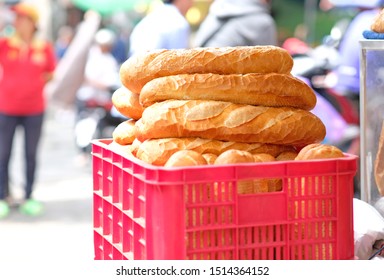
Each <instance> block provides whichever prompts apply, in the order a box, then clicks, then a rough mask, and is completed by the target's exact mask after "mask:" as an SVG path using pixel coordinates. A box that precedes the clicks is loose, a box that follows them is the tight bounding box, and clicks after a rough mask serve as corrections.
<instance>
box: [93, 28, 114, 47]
mask: <svg viewBox="0 0 384 280" xmlns="http://www.w3.org/2000/svg"><path fill="white" fill-rule="evenodd" d="M115 41H116V35H115V33H114V32H113V31H111V30H109V29H105V28H103V29H100V30H99V31H97V32H96V34H95V42H96V44H98V45H101V46H112V45H113V44H114V43H115Z"/></svg>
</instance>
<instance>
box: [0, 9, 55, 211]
mask: <svg viewBox="0 0 384 280" xmlns="http://www.w3.org/2000/svg"><path fill="white" fill-rule="evenodd" d="M12 10H13V11H14V13H15V21H14V24H13V25H14V33H13V34H12V35H11V36H10V37H3V38H0V218H4V217H6V216H7V215H8V214H9V212H10V208H9V205H8V203H7V200H6V198H7V196H8V188H9V186H8V183H9V170H8V167H9V162H10V158H11V150H12V142H13V138H14V135H15V131H16V128H17V127H19V126H20V127H22V128H23V130H24V143H25V144H24V147H25V172H26V173H25V176H26V178H25V179H26V180H25V183H26V185H25V200H24V201H23V203H22V204H21V205H20V211H21V212H23V213H25V214H28V215H38V214H40V213H41V212H42V210H43V206H42V204H41V203H40V202H38V201H36V200H34V199H33V198H32V191H33V185H34V181H35V171H36V161H37V148H38V143H39V140H40V136H41V131H42V125H43V119H44V111H45V108H46V102H45V98H44V86H45V84H46V82H47V81H48V80H50V78H51V77H52V75H53V71H54V69H55V66H56V57H55V53H54V48H53V46H52V44H51V43H49V42H46V41H43V40H39V39H37V38H36V36H35V34H36V31H37V23H38V18H39V14H38V11H37V9H36V8H35V7H34V6H32V5H30V4H26V3H20V4H16V5H14V6H13V7H12Z"/></svg>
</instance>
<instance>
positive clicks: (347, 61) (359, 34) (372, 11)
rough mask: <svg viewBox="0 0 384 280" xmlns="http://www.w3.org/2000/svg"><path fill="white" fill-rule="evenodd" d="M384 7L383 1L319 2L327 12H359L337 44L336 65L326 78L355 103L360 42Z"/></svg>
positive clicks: (333, 0)
mask: <svg viewBox="0 0 384 280" xmlns="http://www.w3.org/2000/svg"><path fill="white" fill-rule="evenodd" d="M330 5H331V6H330ZM383 6H384V1H383V0H353V1H346V0H321V2H320V7H326V8H327V9H330V8H331V7H333V8H355V9H357V11H358V12H357V13H356V15H355V16H354V17H353V19H352V21H351V22H350V23H349V25H348V27H347V29H346V31H345V33H344V35H343V37H342V39H341V41H340V45H339V49H338V51H339V64H338V66H337V68H336V69H335V71H333V72H331V74H330V75H329V76H328V78H327V81H331V86H333V87H334V88H335V89H336V90H337V91H338V92H341V93H343V94H346V95H349V96H353V95H355V98H356V99H357V100H356V102H358V99H359V92H360V45H359V41H360V40H362V39H363V31H365V30H369V29H370V25H371V24H372V23H373V22H374V19H375V18H376V16H377V15H378V14H379V12H380V10H381V8H382V7H383ZM378 62H379V61H378Z"/></svg>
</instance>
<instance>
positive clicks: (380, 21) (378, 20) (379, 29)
mask: <svg viewBox="0 0 384 280" xmlns="http://www.w3.org/2000/svg"><path fill="white" fill-rule="evenodd" d="M371 30H372V31H374V32H376V33H384V9H383V10H381V11H380V13H379V14H378V15H377V16H376V17H375V18H374V20H373V23H372V24H371Z"/></svg>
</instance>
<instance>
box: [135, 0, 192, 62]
mask: <svg viewBox="0 0 384 280" xmlns="http://www.w3.org/2000/svg"><path fill="white" fill-rule="evenodd" d="M189 36H190V26H189V23H188V21H187V20H186V19H185V17H184V16H183V15H182V14H181V13H180V12H179V10H178V9H177V8H176V7H175V6H174V5H171V4H164V5H162V6H160V7H159V8H157V9H156V10H154V11H153V12H151V13H150V14H148V15H147V16H146V17H144V18H143V19H142V20H141V21H140V22H139V23H138V24H137V25H136V26H135V28H134V29H133V31H132V33H131V36H130V46H129V56H132V55H133V54H134V53H136V52H142V51H147V50H153V49H182V48H188V47H189Z"/></svg>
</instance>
